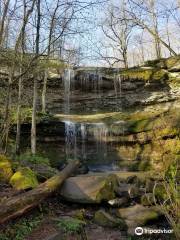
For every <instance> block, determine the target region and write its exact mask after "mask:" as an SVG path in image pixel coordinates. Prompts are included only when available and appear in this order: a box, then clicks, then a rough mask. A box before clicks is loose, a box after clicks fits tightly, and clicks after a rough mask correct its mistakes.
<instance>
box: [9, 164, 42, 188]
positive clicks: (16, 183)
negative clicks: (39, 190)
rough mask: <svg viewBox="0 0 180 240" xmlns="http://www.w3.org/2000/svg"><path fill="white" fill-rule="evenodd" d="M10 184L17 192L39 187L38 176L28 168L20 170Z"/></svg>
mask: <svg viewBox="0 0 180 240" xmlns="http://www.w3.org/2000/svg"><path fill="white" fill-rule="evenodd" d="M10 184H11V185H12V187H13V188H15V189H17V190H26V189H29V188H30V189H31V188H35V187H37V185H38V180H37V177H36V174H35V173H34V172H33V171H32V170H31V169H30V168H28V167H24V168H19V169H18V170H17V172H16V173H15V174H14V175H13V176H12V177H11V179H10Z"/></svg>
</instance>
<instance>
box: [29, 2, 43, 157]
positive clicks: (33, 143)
mask: <svg viewBox="0 0 180 240" xmlns="http://www.w3.org/2000/svg"><path fill="white" fill-rule="evenodd" d="M37 13H38V16H37V26H36V56H38V55H39V39H40V20H41V7H40V0H38V1H37ZM37 76H38V74H35V76H34V91H33V109H32V126H31V152H32V154H36V111H37Z"/></svg>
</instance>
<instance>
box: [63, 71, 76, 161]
mask: <svg viewBox="0 0 180 240" xmlns="http://www.w3.org/2000/svg"><path fill="white" fill-rule="evenodd" d="M73 80H74V71H73V70H72V69H65V71H64V77H63V83H64V113H65V114H69V113H70V97H71V85H72V82H73ZM67 119H68V117H67ZM64 123H65V152H66V159H69V158H76V155H77V154H76V149H77V147H76V125H75V124H74V123H73V122H70V121H65V122H64Z"/></svg>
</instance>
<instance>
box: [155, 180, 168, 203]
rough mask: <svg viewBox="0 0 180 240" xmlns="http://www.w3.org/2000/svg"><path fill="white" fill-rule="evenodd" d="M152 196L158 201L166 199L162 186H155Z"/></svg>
mask: <svg viewBox="0 0 180 240" xmlns="http://www.w3.org/2000/svg"><path fill="white" fill-rule="evenodd" d="M154 195H155V197H156V199H158V200H159V201H164V200H166V199H167V192H166V189H165V187H164V185H163V184H157V185H156V187H155V189H154Z"/></svg>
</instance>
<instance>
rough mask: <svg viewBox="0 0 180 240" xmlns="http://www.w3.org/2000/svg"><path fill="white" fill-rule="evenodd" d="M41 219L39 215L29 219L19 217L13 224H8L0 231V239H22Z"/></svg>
mask: <svg viewBox="0 0 180 240" xmlns="http://www.w3.org/2000/svg"><path fill="white" fill-rule="evenodd" d="M41 220H42V216H41V215H40V216H35V217H31V218H29V219H28V218H23V219H20V220H18V221H17V222H16V223H15V224H12V225H10V226H9V227H8V228H7V229H4V230H3V231H0V240H10V239H13V240H24V239H25V237H26V236H27V235H28V234H30V233H31V232H32V230H33V229H35V228H36V227H37V226H38V224H39V223H40V222H41Z"/></svg>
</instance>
